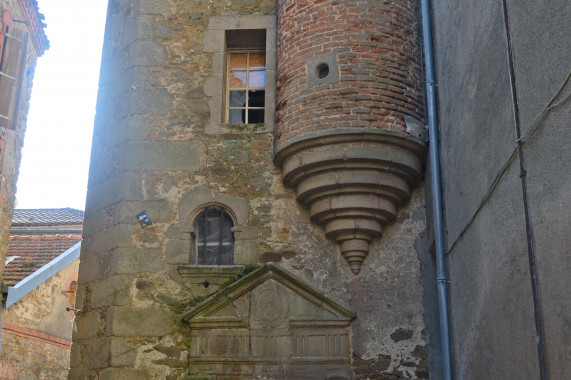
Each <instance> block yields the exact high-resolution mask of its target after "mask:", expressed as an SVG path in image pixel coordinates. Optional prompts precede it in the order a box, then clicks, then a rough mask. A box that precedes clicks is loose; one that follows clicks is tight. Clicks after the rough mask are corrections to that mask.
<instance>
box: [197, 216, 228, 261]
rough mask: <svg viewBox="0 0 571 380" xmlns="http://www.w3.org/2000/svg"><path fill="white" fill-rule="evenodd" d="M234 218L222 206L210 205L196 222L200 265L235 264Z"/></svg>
mask: <svg viewBox="0 0 571 380" xmlns="http://www.w3.org/2000/svg"><path fill="white" fill-rule="evenodd" d="M233 226H234V223H233V222H232V218H231V217H230V215H228V213H227V212H225V211H224V210H223V209H222V208H221V207H217V206H209V207H207V208H206V209H205V210H204V211H202V212H201V213H200V214H199V215H198V217H197V218H196V222H195V226H194V228H195V231H196V234H197V236H196V252H197V261H198V264H200V265H232V264H234V234H233V233H232V227H233Z"/></svg>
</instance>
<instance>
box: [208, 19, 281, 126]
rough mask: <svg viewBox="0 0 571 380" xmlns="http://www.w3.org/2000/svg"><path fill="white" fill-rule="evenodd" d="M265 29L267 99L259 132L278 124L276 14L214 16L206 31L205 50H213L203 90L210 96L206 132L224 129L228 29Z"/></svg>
mask: <svg viewBox="0 0 571 380" xmlns="http://www.w3.org/2000/svg"><path fill="white" fill-rule="evenodd" d="M248 29H265V31H266V99H265V114H264V120H265V123H264V125H265V128H263V129H260V130H258V131H259V132H273V130H274V124H275V121H274V120H275V93H276V16H275V15H248V16H231V15H228V16H214V17H211V18H210V20H209V22H208V26H207V28H206V30H205V31H204V33H203V36H202V38H203V51H204V52H205V53H212V73H211V75H210V76H209V77H208V78H207V79H206V82H205V83H204V92H205V93H206V95H207V96H209V97H210V100H209V106H210V120H209V121H208V122H207V124H206V127H205V133H206V134H219V133H225V132H226V131H225V128H224V125H225V123H223V120H224V106H225V95H224V94H225V87H226V80H225V75H226V31H227V30H248Z"/></svg>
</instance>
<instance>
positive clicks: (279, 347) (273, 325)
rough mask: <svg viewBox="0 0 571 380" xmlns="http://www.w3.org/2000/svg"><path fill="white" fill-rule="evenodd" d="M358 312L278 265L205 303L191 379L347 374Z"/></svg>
mask: <svg viewBox="0 0 571 380" xmlns="http://www.w3.org/2000/svg"><path fill="white" fill-rule="evenodd" d="M354 318H355V315H354V314H353V313H352V312H351V311H349V310H347V309H346V308H344V307H343V306H340V305H339V304H337V303H336V302H334V301H332V300H330V299H328V298H327V297H325V296H324V295H323V294H321V293H320V292H319V291H317V290H315V289H314V288H312V287H311V286H309V285H307V284H305V283H303V282H301V281H299V280H298V279H296V278H295V277H293V276H291V275H289V274H288V273H286V272H285V271H283V270H282V269H280V268H278V267H277V266H276V265H275V264H271V263H270V264H267V265H265V266H263V267H262V268H260V269H258V270H256V271H255V272H252V273H251V274H249V275H247V276H246V277H244V278H242V279H241V280H239V281H236V282H235V283H233V284H232V285H230V286H229V287H227V288H225V289H222V290H221V291H219V292H217V293H215V294H214V295H213V296H211V297H209V298H208V299H206V300H204V301H203V302H201V303H200V304H198V305H196V306H194V307H192V308H191V309H189V310H187V311H186V312H185V313H184V315H183V319H184V320H185V321H187V322H188V323H189V324H190V327H191V331H192V332H191V344H190V346H191V347H190V363H189V364H190V365H189V367H190V373H189V377H188V378H189V379H216V380H218V379H253V378H256V377H260V376H261V377H266V378H268V379H299V380H301V379H349V378H350V365H351V361H350V352H351V350H350V339H349V327H350V323H351V321H352V320H353V319H354Z"/></svg>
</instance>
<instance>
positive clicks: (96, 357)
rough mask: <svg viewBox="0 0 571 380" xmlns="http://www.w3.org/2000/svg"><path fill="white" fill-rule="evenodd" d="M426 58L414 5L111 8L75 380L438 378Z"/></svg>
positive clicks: (184, 2) (193, 2) (179, 2)
mask: <svg viewBox="0 0 571 380" xmlns="http://www.w3.org/2000/svg"><path fill="white" fill-rule="evenodd" d="M244 52H246V53H248V54H259V53H260V52H262V54H263V55H264V59H265V61H264V62H265V66H264V69H263V70H265V71H264V72H265V81H266V83H265V89H264V95H263V97H262V99H263V107H262V108H263V117H264V119H263V122H256V123H229V122H228V119H227V115H228V114H227V112H228V108H229V107H231V105H232V102H231V100H229V97H230V96H229V93H230V92H231V91H232V86H233V84H232V82H231V81H230V80H229V78H230V73H232V74H233V72H231V71H230V67H231V65H232V61H231V58H230V55H231V54H233V53H236V54H244ZM419 55H420V52H419V41H418V18H417V9H416V2H413V1H408V0H395V1H390V2H383V3H382V4H379V2H377V1H364V0H359V1H351V2H348V1H339V0H326V1H311V2H310V1H278V2H277V3H276V2H274V1H269V0H241V1H214V0H211V1H205V0H154V1H152V0H111V1H110V2H109V6H108V14H107V26H106V32H105V41H104V49H103V57H102V69H101V78H100V89H99V95H98V102H97V114H96V121H95V129H94V134H93V147H92V155H91V168H90V175H89V185H88V197H87V205H86V210H85V222H84V230H83V233H84V240H83V243H82V252H81V264H80V269H79V290H78V300H77V306H76V308H78V309H81V313H79V314H78V315H77V317H76V323H77V331H76V332H75V333H74V335H73V342H74V343H73V345H72V355H71V369H70V372H69V378H70V379H95V378H97V379H195V380H197V379H253V378H260V377H266V378H275V379H286V378H288V379H301V378H308V379H318V378H319V379H323V378H331V379H333V378H335V379H350V378H351V379H365V378H372V379H399V378H407V379H419V378H420V379H426V378H429V377H430V375H429V372H430V371H429V354H430V353H431V352H432V350H433V349H432V345H434V344H435V342H432V341H431V340H430V339H429V337H430V336H431V333H430V331H431V330H430V329H432V327H433V322H432V321H433V310H432V306H429V303H428V302H427V301H426V300H427V299H430V298H431V297H433V294H432V290H430V289H428V288H427V287H426V283H427V281H428V280H427V278H428V277H429V276H432V274H431V273H432V271H433V268H432V262H431V260H429V259H428V260H427V259H426V258H425V256H427V255H428V254H427V251H428V250H427V239H426V237H425V236H424V231H425V222H424V220H425V211H424V199H423V191H422V189H421V188H420V187H419V184H420V183H421V182H422V171H423V163H424V153H425V145H424V142H423V141H422V140H421V139H420V138H419V136H417V135H415V134H413V133H410V132H407V131H410V128H407V120H420V121H422V119H423V117H424V110H423V102H422V91H421V86H420V83H421V76H422V73H421V71H420V63H419V62H420V61H419ZM248 59H250V58H248ZM253 67H254V66H252V68H250V66H248V67H247V68H246V69H244V71H248V70H250V71H248V72H251V71H255V70H260V68H253ZM248 75H250V74H248ZM257 91H259V89H258V90H257ZM245 92H248V96H252V97H254V96H255V95H256V94H254V93H253V92H254V91H250V90H245ZM258 95H259V94H258ZM252 104H253V103H252ZM251 106H252V107H255V106H254V105H251ZM242 108H243V109H244V111H243V112H244V113H245V112H250V111H249V109H248V106H243V107H242ZM399 206H400V208H399ZM207 210H216V211H217V212H221V213H223V214H224V215H228V218H229V219H230V220H231V223H232V227H231V232H232V239H233V243H232V244H233V251H232V253H233V256H232V262H231V263H229V264H228V265H203V264H201V257H202V256H200V255H201V253H200V247H201V246H200V242H201V241H204V242H206V240H204V239H207V238H206V237H203V236H202V235H201V234H203V233H204V230H203V229H201V228H203V227H202V226H201V225H200V224H198V222H197V221H198V220H202V219H200V218H201V217H204V215H207V214H205V212H206V211H207ZM142 211H146V213H147V215H148V216H149V218H150V220H151V222H152V224H150V225H148V226H142V225H140V224H139V223H138V221H137V219H136V217H135V216H136V215H138V214H139V213H141V212H142ZM143 227H144V228H143ZM381 235H382V236H381ZM201 239H202V240H201ZM212 244H218V243H215V242H212ZM206 246H207V243H204V247H206ZM204 249H206V248H204ZM220 249H222V248H220ZM270 262H272V263H270ZM432 277H433V276H432ZM432 277H431V278H432ZM304 368H306V369H307V370H304Z"/></svg>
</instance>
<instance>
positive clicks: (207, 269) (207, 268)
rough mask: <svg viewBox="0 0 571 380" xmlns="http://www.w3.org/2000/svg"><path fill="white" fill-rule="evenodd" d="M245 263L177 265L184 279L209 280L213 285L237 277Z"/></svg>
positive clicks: (195, 282)
mask: <svg viewBox="0 0 571 380" xmlns="http://www.w3.org/2000/svg"><path fill="white" fill-rule="evenodd" d="M243 267H244V266H243V265H196V264H190V265H188V264H185V265H179V266H177V271H178V273H179V274H180V276H181V277H182V278H184V279H187V280H189V282H190V283H193V284H203V283H204V282H205V281H207V282H208V283H210V284H213V285H222V284H224V283H226V282H228V281H231V280H232V281H233V280H235V279H236V274H238V272H240V271H241V270H242V268H243Z"/></svg>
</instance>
